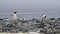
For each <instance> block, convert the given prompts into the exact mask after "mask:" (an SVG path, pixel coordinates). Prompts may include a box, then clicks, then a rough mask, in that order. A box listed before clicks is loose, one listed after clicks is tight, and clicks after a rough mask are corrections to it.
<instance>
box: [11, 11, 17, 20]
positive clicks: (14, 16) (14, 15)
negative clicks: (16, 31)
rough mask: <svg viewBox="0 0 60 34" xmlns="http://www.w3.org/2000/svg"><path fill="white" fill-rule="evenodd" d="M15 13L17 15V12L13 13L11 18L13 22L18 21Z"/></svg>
mask: <svg viewBox="0 0 60 34" xmlns="http://www.w3.org/2000/svg"><path fill="white" fill-rule="evenodd" d="M16 13H17V12H14V13H13V14H12V16H13V20H14V21H16V20H17V19H18V16H17V14H16Z"/></svg>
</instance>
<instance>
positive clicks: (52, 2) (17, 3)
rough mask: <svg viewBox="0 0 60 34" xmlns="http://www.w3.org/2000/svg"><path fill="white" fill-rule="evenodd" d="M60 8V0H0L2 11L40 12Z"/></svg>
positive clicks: (0, 10)
mask: <svg viewBox="0 0 60 34" xmlns="http://www.w3.org/2000/svg"><path fill="white" fill-rule="evenodd" d="M43 9H44V10H45V9H46V10H48V11H52V10H53V11H55V9H56V10H59V9H60V0H0V12H12V11H13V10H17V11H19V12H27V13H28V12H33V13H34V12H40V11H41V10H43Z"/></svg>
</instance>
